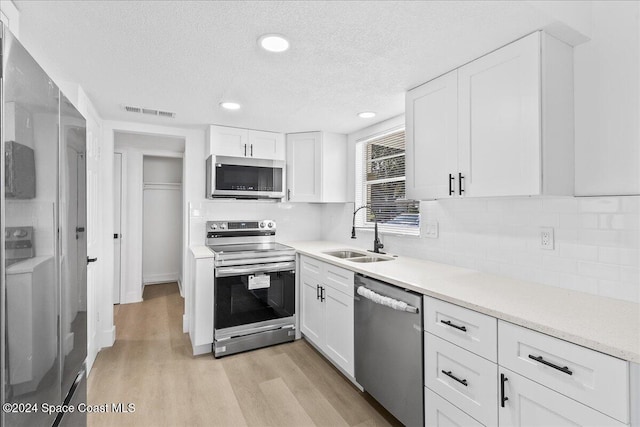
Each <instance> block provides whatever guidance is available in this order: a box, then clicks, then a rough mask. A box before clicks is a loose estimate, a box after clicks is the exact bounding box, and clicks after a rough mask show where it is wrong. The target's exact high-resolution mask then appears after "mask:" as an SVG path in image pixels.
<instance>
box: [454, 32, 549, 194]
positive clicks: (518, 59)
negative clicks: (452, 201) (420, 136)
mask: <svg viewBox="0 0 640 427" xmlns="http://www.w3.org/2000/svg"><path fill="white" fill-rule="evenodd" d="M539 34H540V33H535V34H533V35H531V36H529V37H525V38H524V39H521V40H519V41H517V42H515V43H512V44H510V45H508V46H505V47H503V48H502V49H498V50H496V51H495V52H492V53H490V54H489V55H486V56H483V57H482V58H480V59H477V60H475V61H473V62H471V63H469V64H467V65H465V66H463V67H461V68H460V69H459V72H458V82H459V89H460V98H459V99H460V104H459V116H458V117H459V119H460V121H459V128H458V129H459V134H458V138H459V139H458V153H459V154H458V158H459V163H458V166H459V169H460V172H461V173H462V175H463V177H464V178H463V179H462V186H463V191H464V192H466V193H467V195H468V196H474V195H477V196H503V195H529V194H540V155H541V152H540V151H541V150H540V47H539V46H540V44H539Z"/></svg>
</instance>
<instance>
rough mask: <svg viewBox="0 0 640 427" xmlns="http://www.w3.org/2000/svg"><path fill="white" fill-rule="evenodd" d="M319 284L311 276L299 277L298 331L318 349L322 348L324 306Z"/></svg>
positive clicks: (302, 275)
mask: <svg viewBox="0 0 640 427" xmlns="http://www.w3.org/2000/svg"><path fill="white" fill-rule="evenodd" d="M319 286H320V283H318V280H317V279H316V278H315V277H313V276H308V275H304V274H301V275H300V293H301V298H300V306H301V307H300V331H301V332H302V333H303V334H304V335H305V337H306V338H307V339H309V340H311V341H313V343H314V344H316V345H317V346H318V347H322V343H323V342H322V340H323V339H324V337H323V322H324V304H322V302H321V301H320V298H319V290H318V287H319Z"/></svg>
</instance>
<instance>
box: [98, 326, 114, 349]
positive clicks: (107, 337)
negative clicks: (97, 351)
mask: <svg viewBox="0 0 640 427" xmlns="http://www.w3.org/2000/svg"><path fill="white" fill-rule="evenodd" d="M98 338H99V340H100V345H99V347H100V348H101V349H103V348H105V347H113V343H114V342H116V326H115V325H112V326H111V327H110V328H107V329H104V330H102V331H101V333H100V336H99V337H98Z"/></svg>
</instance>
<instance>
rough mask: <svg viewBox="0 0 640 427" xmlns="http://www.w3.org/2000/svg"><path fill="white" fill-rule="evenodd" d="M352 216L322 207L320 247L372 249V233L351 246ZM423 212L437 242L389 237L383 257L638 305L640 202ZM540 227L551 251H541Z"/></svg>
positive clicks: (505, 201)
mask: <svg viewBox="0 0 640 427" xmlns="http://www.w3.org/2000/svg"><path fill="white" fill-rule="evenodd" d="M352 212H353V204H352V203H348V204H330V205H324V206H323V214H322V220H323V222H322V224H323V228H322V236H323V239H325V240H332V241H339V242H343V243H344V244H345V245H349V246H358V247H362V248H369V246H371V241H372V238H371V234H370V233H371V232H370V231H368V230H359V231H358V236H359V237H358V239H356V240H352V239H350V238H349V236H350V230H351V220H352V216H351V213H352ZM420 212H421V222H422V227H424V226H425V225H426V224H427V223H435V222H437V223H438V231H439V233H438V234H439V236H438V238H435V239H433V238H426V237H415V236H400V235H384V236H383V237H382V241H383V243H384V244H385V251H388V252H390V253H395V254H398V255H406V256H412V257H416V258H423V259H428V260H431V261H437V262H442V263H445V264H452V265H457V266H461V267H467V268H472V269H476V270H479V271H483V272H487V273H492V274H497V275H502V276H509V277H513V278H517V279H522V280H527V281H532V282H538V283H543V284H546V285H551V286H557V287H561V288H567V289H574V290H579V291H582V292H588V293H592V294H597V295H601V296H605V297H611V298H617V299H622V300H627V301H633V302H639V303H640V252H639V250H638V248H639V242H640V196H620V197H613V196H610V197H535V198H490V199H448V200H437V201H423V202H421V203H420ZM542 227H552V228H553V230H554V248H553V250H548V249H542V248H541V247H540V231H541V228H542ZM421 234H422V236H424V232H423V233H421Z"/></svg>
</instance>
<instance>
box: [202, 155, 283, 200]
mask: <svg viewBox="0 0 640 427" xmlns="http://www.w3.org/2000/svg"><path fill="white" fill-rule="evenodd" d="M284 173H285V162H283V161H282V160H269V159H254V158H246V157H228V156H214V155H210V156H209V157H207V185H206V187H207V194H206V197H207V198H209V199H213V198H216V197H230V198H236V199H281V198H283V197H284Z"/></svg>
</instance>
